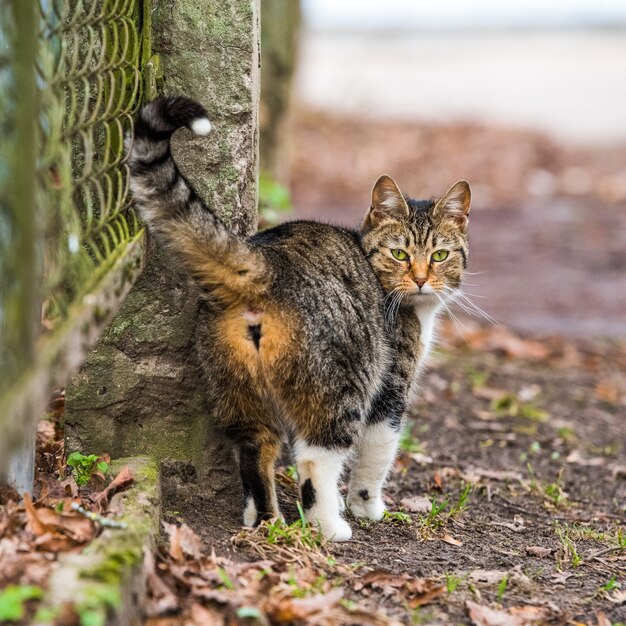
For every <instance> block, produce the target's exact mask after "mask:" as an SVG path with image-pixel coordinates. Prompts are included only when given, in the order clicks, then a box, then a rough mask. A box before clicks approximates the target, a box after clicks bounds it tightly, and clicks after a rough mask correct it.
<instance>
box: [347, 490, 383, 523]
mask: <svg viewBox="0 0 626 626" xmlns="http://www.w3.org/2000/svg"><path fill="white" fill-rule="evenodd" d="M348 507H349V508H350V512H351V513H352V515H354V517H357V518H360V517H365V518H367V519H371V520H373V521H375V522H378V521H379V520H381V519H383V516H384V515H385V505H384V503H383V501H382V498H380V497H377V498H369V499H368V500H364V499H363V498H362V497H361V496H360V495H359V494H354V495H351V496H348Z"/></svg>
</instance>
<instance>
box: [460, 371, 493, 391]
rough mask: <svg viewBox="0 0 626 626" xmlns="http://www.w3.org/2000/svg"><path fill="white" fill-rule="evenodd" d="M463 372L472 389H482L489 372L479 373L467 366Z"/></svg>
mask: <svg viewBox="0 0 626 626" xmlns="http://www.w3.org/2000/svg"><path fill="white" fill-rule="evenodd" d="M465 372H466V374H467V376H468V378H469V379H470V382H471V383H472V387H484V386H485V384H486V383H487V381H488V380H489V376H490V374H489V372H481V371H479V370H476V369H474V368H473V367H471V366H469V367H467V368H466V369H465Z"/></svg>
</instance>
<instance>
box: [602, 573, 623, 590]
mask: <svg viewBox="0 0 626 626" xmlns="http://www.w3.org/2000/svg"><path fill="white" fill-rule="evenodd" d="M620 587H621V585H620V584H619V583H618V582H617V577H616V576H611V579H610V580H609V582H608V583H606V585H602V587H600V591H603V592H604V593H610V592H611V591H615V589H619V588H620Z"/></svg>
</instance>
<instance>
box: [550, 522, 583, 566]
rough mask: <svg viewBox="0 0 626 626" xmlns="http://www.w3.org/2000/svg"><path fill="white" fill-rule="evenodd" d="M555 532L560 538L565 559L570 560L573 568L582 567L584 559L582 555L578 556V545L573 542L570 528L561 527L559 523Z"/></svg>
mask: <svg viewBox="0 0 626 626" xmlns="http://www.w3.org/2000/svg"><path fill="white" fill-rule="evenodd" d="M554 530H555V532H556V535H557V537H558V538H559V541H560V543H561V546H562V549H563V558H564V559H566V560H569V562H570V563H571V565H572V567H578V566H579V565H581V564H582V562H583V558H582V556H580V554H578V551H577V550H576V544H575V543H574V542H573V541H572V539H571V537H570V528H569V527H568V526H561V525H560V524H559V523H558V522H557V523H556V525H555V528H554ZM561 562H562V561H561ZM559 566H560V563H559Z"/></svg>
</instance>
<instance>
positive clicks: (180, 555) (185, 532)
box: [161, 522, 202, 561]
mask: <svg viewBox="0 0 626 626" xmlns="http://www.w3.org/2000/svg"><path fill="white" fill-rule="evenodd" d="M161 523H162V524H163V528H164V529H165V532H166V533H167V535H168V537H169V540H170V548H169V553H170V556H171V557H172V558H173V559H174V560H175V561H182V560H184V558H185V556H187V557H189V558H191V559H196V560H197V559H200V558H202V539H200V537H198V535H196V533H195V532H194V531H193V530H192V529H191V528H189V526H187V524H182V525H181V526H176V525H175V524H168V523H167V522H161Z"/></svg>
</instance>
